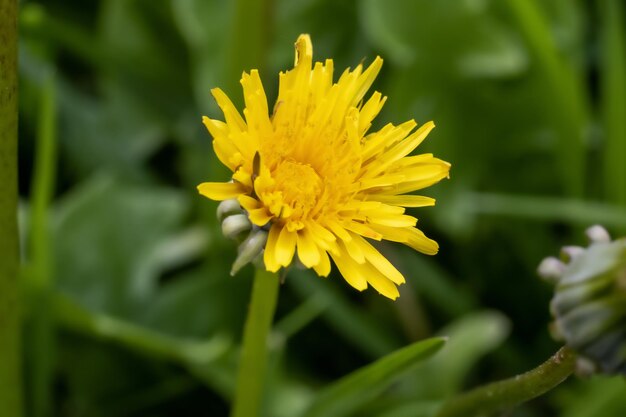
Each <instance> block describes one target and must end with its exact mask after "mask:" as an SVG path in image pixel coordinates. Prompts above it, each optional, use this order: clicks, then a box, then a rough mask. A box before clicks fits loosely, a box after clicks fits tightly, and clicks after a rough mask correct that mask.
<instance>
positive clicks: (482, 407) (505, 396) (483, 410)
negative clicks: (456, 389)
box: [436, 347, 576, 417]
mask: <svg viewBox="0 0 626 417" xmlns="http://www.w3.org/2000/svg"><path fill="white" fill-rule="evenodd" d="M575 369H576V354H575V353H574V352H573V351H572V350H570V349H569V348H567V347H563V348H561V349H560V350H559V351H558V352H556V353H555V354H554V355H553V356H552V357H551V358H550V359H548V360H547V361H546V362H544V363H542V364H541V365H539V366H538V367H537V368H535V369H533V370H531V371H528V372H526V373H524V374H521V375H518V376H515V377H513V378H509V379H505V380H502V381H498V382H494V383H491V384H487V385H484V386H482V387H478V388H475V389H473V390H471V391H469V392H467V393H464V394H461V395H459V396H457V397H455V398H452V399H451V400H449V401H448V402H447V403H445V404H444V405H443V407H442V408H441V409H440V410H439V412H438V413H437V414H436V417H474V416H487V415H491V414H493V413H495V412H497V411H502V410H506V409H510V408H513V407H515V406H517V405H519V404H521V403H524V402H526V401H529V400H531V399H533V398H535V397H538V396H540V395H542V394H545V393H546V392H548V391H550V390H551V389H553V388H554V387H556V386H557V385H559V384H560V383H561V382H563V381H565V380H566V379H567V378H568V377H569V376H570V375H571V374H572V373H573V372H574V370H575Z"/></svg>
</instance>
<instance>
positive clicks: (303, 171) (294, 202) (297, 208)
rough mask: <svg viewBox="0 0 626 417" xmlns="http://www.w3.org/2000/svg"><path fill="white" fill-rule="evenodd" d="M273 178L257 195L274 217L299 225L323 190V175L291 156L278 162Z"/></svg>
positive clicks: (299, 226) (296, 227)
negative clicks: (263, 191) (271, 182)
mask: <svg viewBox="0 0 626 417" xmlns="http://www.w3.org/2000/svg"><path fill="white" fill-rule="evenodd" d="M272 178H273V180H274V184H273V186H272V187H270V189H269V190H268V191H267V192H265V193H263V195H260V196H259V197H260V198H261V200H262V201H263V203H264V204H265V206H266V207H268V208H269V210H270V212H271V213H272V214H273V215H274V216H275V217H276V218H278V219H283V220H285V222H286V225H287V228H288V229H290V230H300V229H302V228H303V227H304V224H303V222H302V221H303V220H305V219H307V218H308V217H309V214H310V213H311V211H312V210H313V209H314V208H315V207H316V205H317V202H318V199H319V197H320V195H321V193H322V189H323V183H322V179H321V178H320V177H319V175H318V174H317V172H315V170H314V169H313V168H312V167H311V166H310V165H306V164H302V163H300V162H297V161H294V160H290V159H288V160H284V161H282V162H281V163H279V165H278V167H276V169H275V170H274V172H273V173H272Z"/></svg>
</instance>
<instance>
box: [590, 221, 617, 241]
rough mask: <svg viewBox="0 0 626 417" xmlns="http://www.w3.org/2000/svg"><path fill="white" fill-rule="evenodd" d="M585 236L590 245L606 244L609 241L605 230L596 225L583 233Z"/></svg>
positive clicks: (609, 237) (609, 238)
mask: <svg viewBox="0 0 626 417" xmlns="http://www.w3.org/2000/svg"><path fill="white" fill-rule="evenodd" d="M585 234H586V235H587V237H588V238H589V240H590V241H591V243H608V242H610V241H611V236H610V235H609V232H607V231H606V229H605V228H604V227H602V226H600V225H598V224H596V225H595V226H591V227H590V228H588V229H587V230H586V231H585Z"/></svg>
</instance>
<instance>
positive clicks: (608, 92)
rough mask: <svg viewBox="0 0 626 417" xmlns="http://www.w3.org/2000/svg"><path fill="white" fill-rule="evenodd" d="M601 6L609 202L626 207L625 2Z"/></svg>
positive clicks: (616, 0) (614, 0)
mask: <svg viewBox="0 0 626 417" xmlns="http://www.w3.org/2000/svg"><path fill="white" fill-rule="evenodd" d="M600 4H601V16H602V22H603V24H602V25H601V26H600V27H601V35H602V46H603V48H602V72H601V75H602V77H601V86H602V90H601V91H602V111H603V122H604V134H605V148H604V167H605V172H604V173H605V181H604V184H605V190H604V192H605V195H606V198H607V200H609V201H613V202H615V203H616V204H619V205H621V206H626V164H624V155H626V118H624V112H626V41H625V39H626V38H625V37H626V29H625V28H624V5H623V0H604V1H603V2H600Z"/></svg>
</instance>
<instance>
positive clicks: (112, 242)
mask: <svg viewBox="0 0 626 417" xmlns="http://www.w3.org/2000/svg"><path fill="white" fill-rule="evenodd" d="M187 204H188V201H187V200H186V198H185V195H183V194H181V193H179V192H178V191H175V190H171V189H167V188H158V187H146V186H141V185H130V184H128V183H126V184H124V183H122V182H121V181H120V180H118V179H116V178H115V177H112V176H108V175H103V176H99V177H96V178H93V179H91V180H90V181H87V182H85V183H83V184H82V186H81V187H78V188H77V189H75V190H74V191H73V192H71V193H69V194H68V195H67V196H66V197H65V199H64V201H63V202H62V203H61V204H60V205H59V206H58V207H57V211H56V213H55V219H54V220H55V222H54V225H53V232H52V236H53V241H54V243H55V245H54V250H55V253H54V256H55V261H56V262H55V266H56V276H57V278H58V281H57V282H58V285H59V288H60V289H61V290H62V291H63V292H64V293H66V294H68V295H71V296H72V297H74V298H75V299H77V300H81V303H83V305H85V306H86V307H88V308H89V309H91V310H92V311H103V312H107V313H112V314H117V315H121V316H122V317H124V316H125V317H129V316H134V314H133V312H137V311H142V310H143V308H144V307H143V302H145V301H146V300H150V298H151V296H152V295H153V294H154V291H155V288H156V283H157V278H158V274H159V273H160V272H161V271H163V269H164V265H163V264H162V263H161V260H160V259H157V258H156V257H155V256H154V255H153V253H154V251H157V250H158V249H159V247H160V245H162V244H163V243H164V242H167V241H168V239H169V237H170V236H171V235H172V234H173V233H174V230H175V228H176V227H177V226H178V225H179V223H180V222H181V221H182V218H183V216H184V214H185V212H186V210H187Z"/></svg>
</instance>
